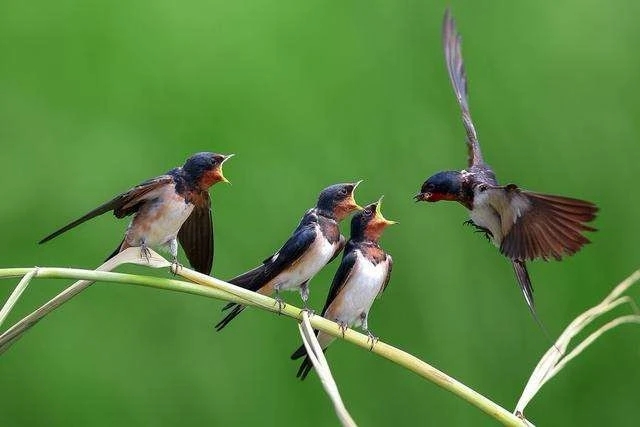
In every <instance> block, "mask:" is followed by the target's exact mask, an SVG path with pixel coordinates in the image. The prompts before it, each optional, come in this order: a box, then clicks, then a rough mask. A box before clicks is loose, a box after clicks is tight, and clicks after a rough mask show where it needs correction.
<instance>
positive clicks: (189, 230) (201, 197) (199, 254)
mask: <svg viewBox="0 0 640 427" xmlns="http://www.w3.org/2000/svg"><path fill="white" fill-rule="evenodd" d="M232 156H233V154H230V155H226V156H225V155H222V154H216V153H207V152H204V153H197V154H194V155H193V156H191V157H189V158H188V159H187V161H186V162H185V163H184V165H183V166H182V167H178V168H175V169H172V170H170V171H169V172H167V173H166V174H164V175H160V176H158V177H156V178H153V179H150V180H148V181H145V182H143V183H142V184H140V185H138V186H136V187H133V188H132V189H131V190H129V191H127V192H126V193H122V194H120V195H119V196H116V197H115V198H113V199H112V200H110V201H108V202H106V203H105V204H103V205H101V206H98V207H97V208H95V209H94V210H92V211H91V212H89V213H87V214H86V215H84V216H83V217H81V218H78V219H77V220H75V221H73V222H71V223H70V224H67V225H65V226H64V227H62V228H61V229H59V230H58V231H55V232H54V233H52V234H50V235H48V236H47V237H45V238H44V239H42V240H40V242H39V243H44V242H47V241H49V240H51V239H53V238H54V237H56V236H58V235H60V234H62V233H64V232H65V231H67V230H70V229H72V228H73V227H75V226H77V225H80V224H82V223H83V222H85V221H87V220H90V219H91V218H94V217H96V216H98V215H102V214H103V213H105V212H108V211H113V214H114V215H115V216H116V218H123V217H125V216H129V215H132V214H133V219H132V220H131V223H130V224H129V227H128V228H127V231H126V233H125V235H124V239H123V240H122V243H120V245H119V246H118V247H117V248H116V250H115V251H114V252H113V253H112V254H111V255H109V257H108V258H107V259H109V258H112V257H114V256H115V255H116V254H118V253H119V252H121V251H123V250H125V249H127V248H128V247H132V246H133V247H140V251H141V254H142V256H145V257H148V248H149V247H156V246H168V248H169V252H170V253H171V256H172V257H173V262H174V263H176V264H177V262H178V240H179V241H180V244H181V245H182V248H183V249H184V251H185V253H186V255H187V258H188V259H189V263H191V265H192V266H193V268H195V269H196V270H197V271H199V272H201V273H204V274H209V273H210V272H211V266H212V264H213V224H212V221H211V199H210V198H209V193H208V189H209V187H211V186H212V185H213V184H215V183H217V182H229V181H227V179H226V178H225V177H224V175H223V174H222V164H223V163H224V162H225V161H227V160H228V159H229V158H231V157H232Z"/></svg>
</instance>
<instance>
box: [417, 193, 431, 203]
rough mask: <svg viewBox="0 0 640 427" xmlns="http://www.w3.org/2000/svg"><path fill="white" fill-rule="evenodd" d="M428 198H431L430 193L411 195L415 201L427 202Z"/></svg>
mask: <svg viewBox="0 0 640 427" xmlns="http://www.w3.org/2000/svg"><path fill="white" fill-rule="evenodd" d="M430 198H431V193H418V194H416V195H415V196H413V199H414V200H415V201H416V202H428V201H429V199H430Z"/></svg>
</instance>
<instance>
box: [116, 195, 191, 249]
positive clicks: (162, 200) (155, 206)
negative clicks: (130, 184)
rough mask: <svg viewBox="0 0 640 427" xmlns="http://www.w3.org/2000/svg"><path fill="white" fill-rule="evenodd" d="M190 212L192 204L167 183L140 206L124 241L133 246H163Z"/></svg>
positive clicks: (175, 233) (171, 238)
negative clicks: (156, 194) (154, 195)
mask: <svg viewBox="0 0 640 427" xmlns="http://www.w3.org/2000/svg"><path fill="white" fill-rule="evenodd" d="M192 211H193V204H191V203H187V202H186V201H185V199H184V197H182V196H180V195H178V194H177V193H176V192H175V187H174V186H173V185H167V186H166V187H165V188H164V190H163V191H162V192H161V193H160V194H158V196H157V197H156V198H154V199H151V200H148V201H146V202H145V203H144V205H142V206H141V207H140V209H139V210H138V212H137V213H136V215H135V216H134V218H133V220H132V221H131V224H130V225H129V229H128V230H127V236H126V239H127V242H128V243H129V244H131V245H132V246H139V245H141V244H142V242H143V241H144V243H145V244H146V245H147V246H160V245H165V244H167V243H168V242H169V241H171V240H173V239H175V238H176V236H177V234H178V231H179V230H180V227H182V224H184V222H185V221H186V220H187V218H189V215H191V212H192Z"/></svg>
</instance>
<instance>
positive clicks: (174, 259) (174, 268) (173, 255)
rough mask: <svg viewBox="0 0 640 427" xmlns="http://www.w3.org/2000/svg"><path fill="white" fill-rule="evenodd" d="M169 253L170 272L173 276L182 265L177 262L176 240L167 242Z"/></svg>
mask: <svg viewBox="0 0 640 427" xmlns="http://www.w3.org/2000/svg"><path fill="white" fill-rule="evenodd" d="M169 253H170V254H171V272H172V273H173V275H174V276H175V275H176V274H178V271H180V269H181V268H182V264H180V263H179V262H178V239H176V238H173V239H171V240H169Z"/></svg>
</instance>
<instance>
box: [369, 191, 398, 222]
mask: <svg viewBox="0 0 640 427" xmlns="http://www.w3.org/2000/svg"><path fill="white" fill-rule="evenodd" d="M383 198H384V196H381V197H380V198H379V199H378V201H377V202H376V203H375V204H376V206H377V209H376V216H375V218H374V220H375V222H376V224H380V225H382V226H383V227H387V226H389V225H393V224H397V222H396V221H391V220H388V219H386V218H385V217H384V216H382V199H383Z"/></svg>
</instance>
